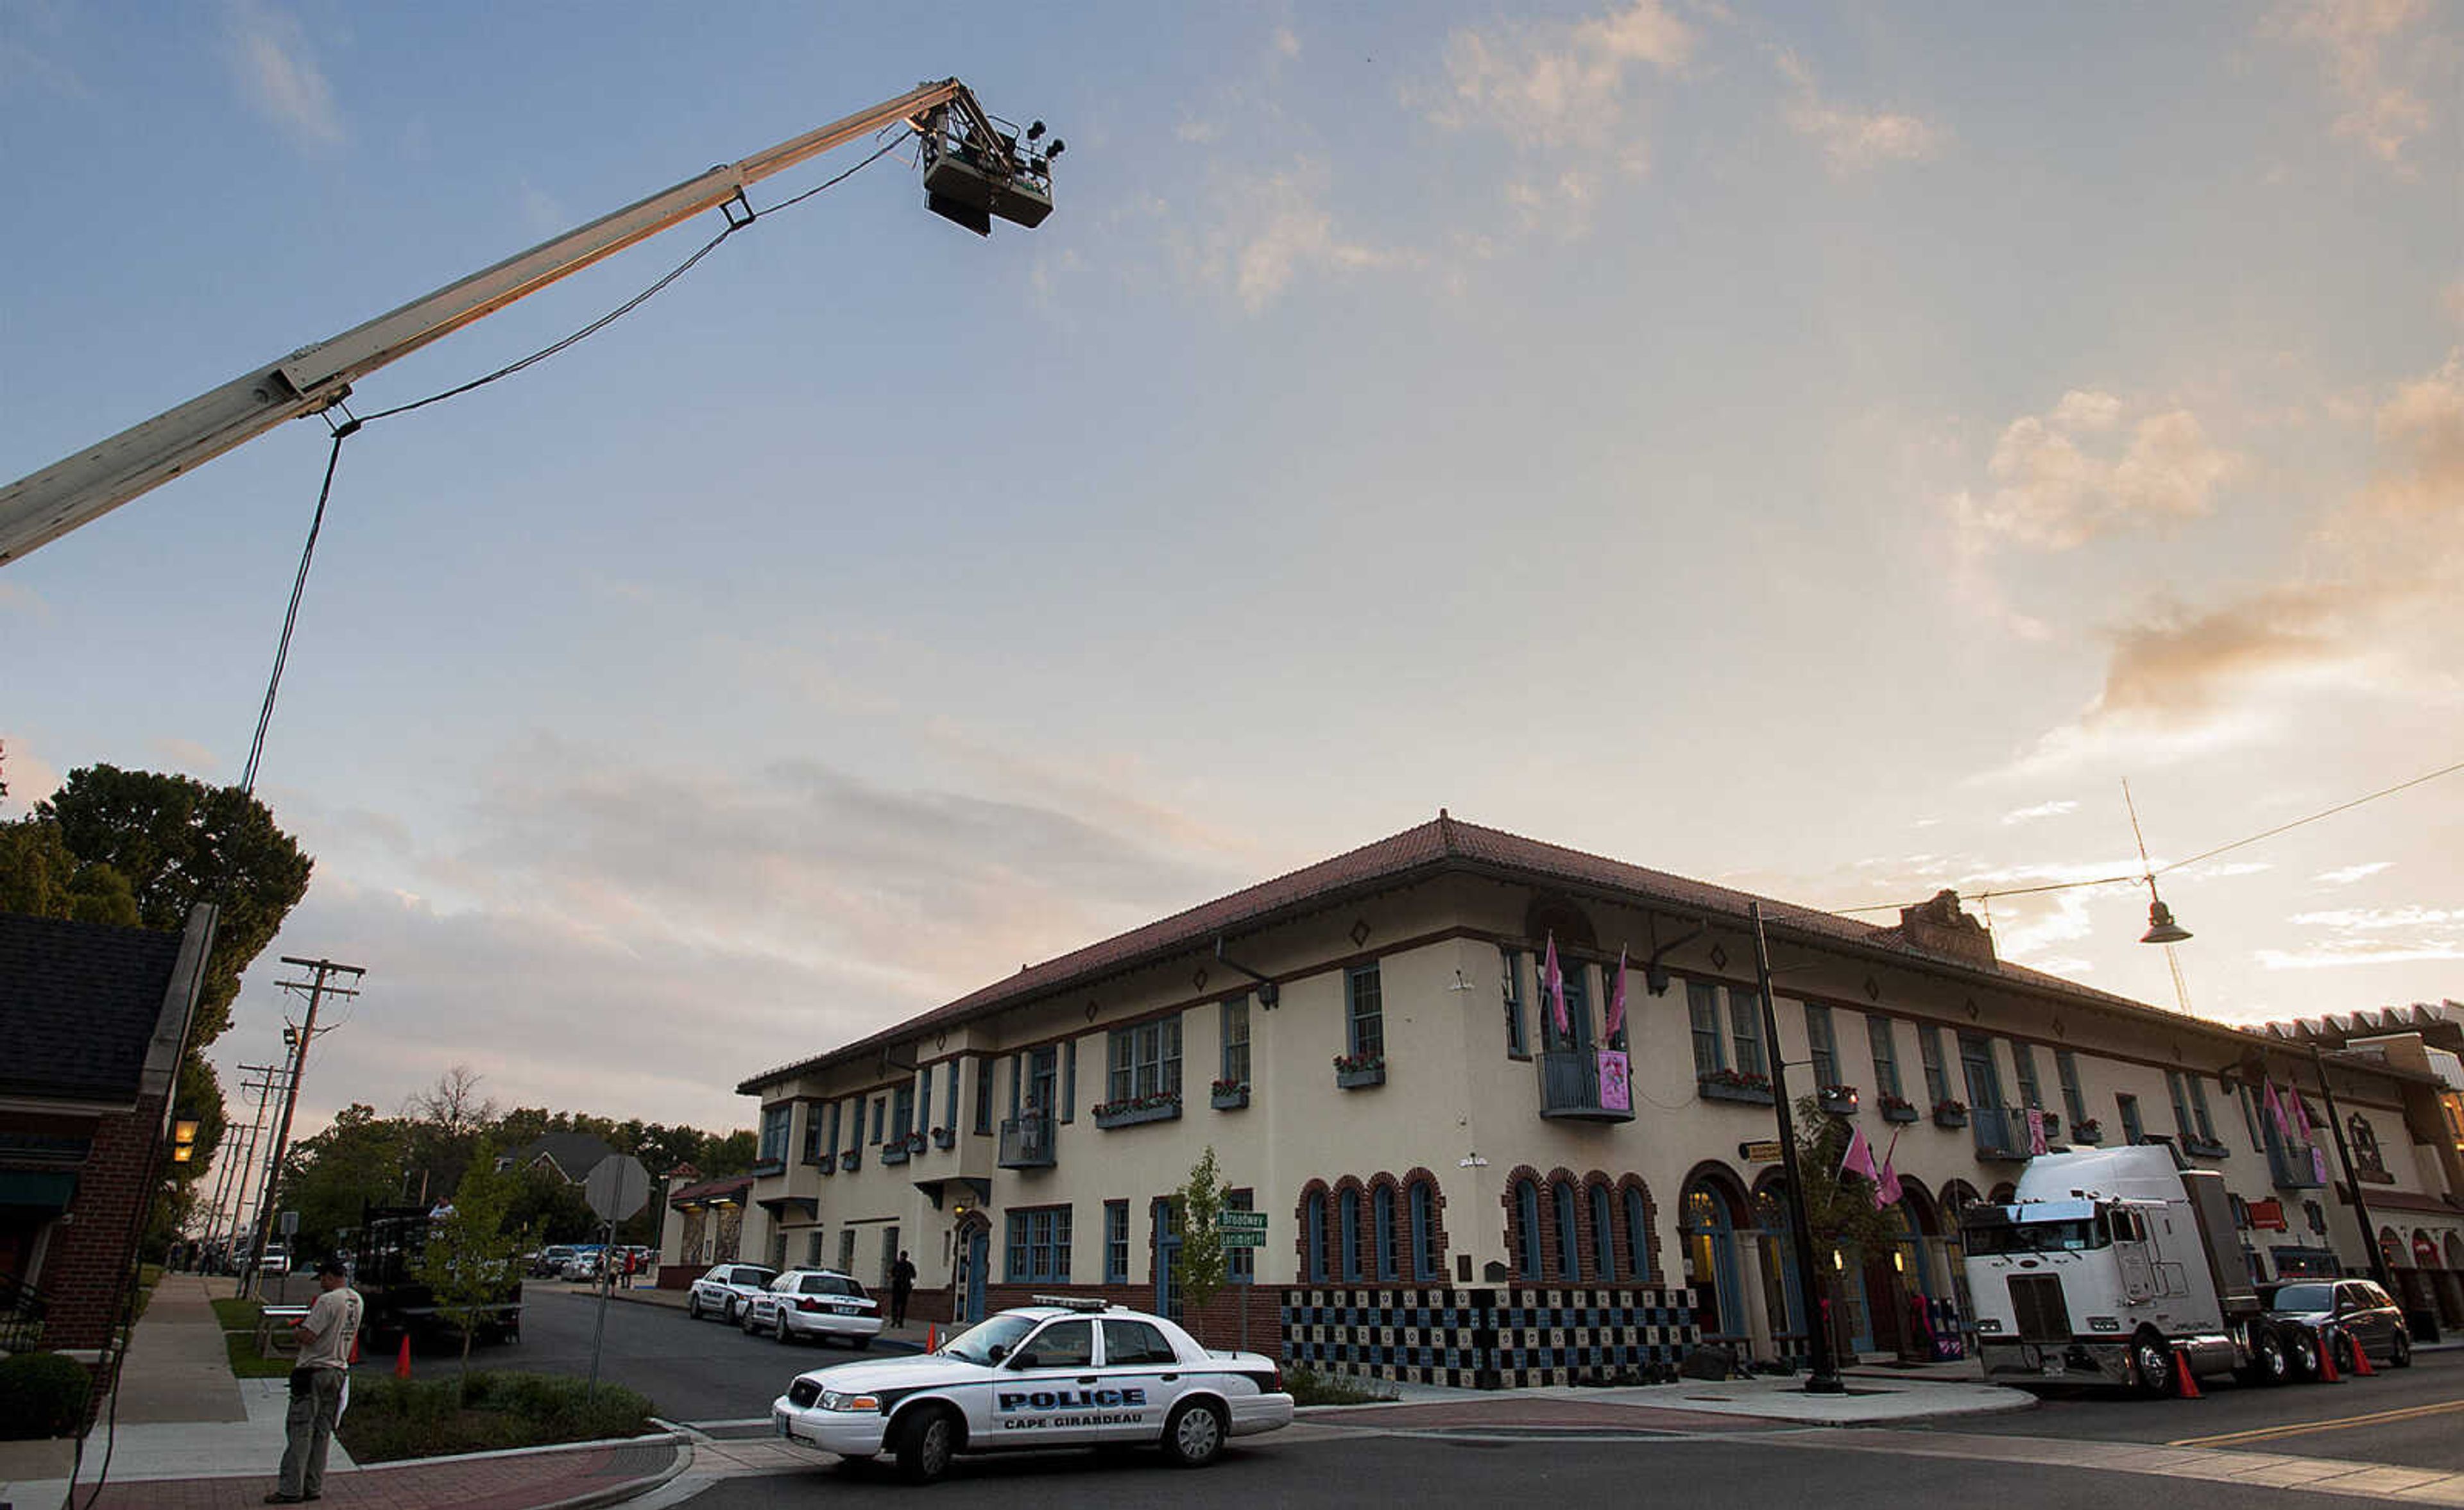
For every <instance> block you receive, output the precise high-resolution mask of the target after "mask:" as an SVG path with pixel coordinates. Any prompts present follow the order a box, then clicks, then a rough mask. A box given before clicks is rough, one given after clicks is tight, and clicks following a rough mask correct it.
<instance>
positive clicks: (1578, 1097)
mask: <svg viewBox="0 0 2464 1510" xmlns="http://www.w3.org/2000/svg"><path fill="white" fill-rule="evenodd" d="M1532 1060H1533V1061H1534V1062H1536V1063H1537V1064H1538V1065H1539V1066H1540V1115H1542V1116H1543V1117H1562V1118H1567V1119H1570V1120H1572V1121H1575V1122H1632V1121H1633V1120H1634V1092H1633V1091H1632V1089H1631V1088H1628V1089H1627V1090H1626V1093H1625V1097H1624V1100H1625V1103H1626V1104H1625V1105H1623V1106H1605V1105H1601V1104H1600V1061H1599V1055H1598V1054H1597V1053H1596V1052H1595V1051H1594V1050H1592V1049H1545V1050H1543V1051H1541V1052H1540V1053H1538V1054H1535V1055H1533V1056H1532Z"/></svg>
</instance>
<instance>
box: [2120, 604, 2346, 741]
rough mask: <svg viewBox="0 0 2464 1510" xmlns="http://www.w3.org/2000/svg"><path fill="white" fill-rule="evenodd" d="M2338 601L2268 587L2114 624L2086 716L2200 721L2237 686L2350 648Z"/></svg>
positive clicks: (2334, 657) (2332, 658) (2330, 659)
mask: <svg viewBox="0 0 2464 1510" xmlns="http://www.w3.org/2000/svg"><path fill="white" fill-rule="evenodd" d="M2338 601H2339V595H2337V594H2336V593H2334V592H2332V591H2330V590H2327V589H2323V588H2316V587H2306V586H2286V587H2275V588H2269V589H2266V590H2264V591H2261V592H2257V593H2254V594H2252V595H2251V596H2249V597H2246V598H2243V599H2240V600H2238V601H2236V602H2230V603H2227V604H2225V605H2224V606H2222V607H2220V608H2215V609H2211V610H2210V611H2208V612H2206V613H2198V614H2191V613H2184V612H2180V611H2178V610H2166V611H2160V612H2158V613H2157V614H2156V615H2154V616H2152V617H2150V618H2148V619H2145V620H2143V621H2141V622H2139V623H2137V624H2128V625H2125V626H2123V627H2122V628H2120V629H2117V630H2115V631H2114V632H2113V634H2112V639H2113V643H2114V648H2113V657H2112V660H2111V661H2110V662H2109V663H2108V664H2107V666H2106V668H2105V676H2104V690H2103V692H2102V694H2101V696H2099V697H2098V699H2097V702H2096V705H2095V707H2094V708H2093V709H2091V710H2090V711H2089V717H2090V718H2091V720H2094V719H2101V718H2110V717H2115V716H2131V717H2137V718H2144V719H2146V720H2149V721H2151V722H2155V723H2177V724H2178V723H2193V722H2199V721H2202V720H2204V719H2205V718H2206V717H2207V715H2208V714H2210V713H2211V712H2212V711H2214V710H2215V709H2216V708H2217V706H2218V705H2219V704H2220V703H2221V702H2222V701H2224V699H2225V698H2226V696H2227V694H2228V693H2229V692H2231V691H2232V690H2233V689H2235V688H2236V687H2238V686H2240V685H2244V684H2248V683H2251V682H2254V681H2256V680H2258V679H2259V678H2261V677H2263V676H2264V675H2266V674H2267V673H2269V672H2273V671H2281V670H2288V669H2299V668H2306V667H2317V666H2322V665H2327V664H2332V663H2334V662H2337V661H2341V660H2343V659H2345V658H2346V657H2347V656H2348V655H2349V654H2350V653H2351V652H2350V650H2349V648H2348V647H2347V646H2346V644H2345V641H2344V639H2343V634H2342V632H2341V630H2340V627H2339V621H2338V616H2337V612H2336V610H2337V604H2338Z"/></svg>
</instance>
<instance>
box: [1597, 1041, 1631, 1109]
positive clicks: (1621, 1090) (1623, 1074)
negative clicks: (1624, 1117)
mask: <svg viewBox="0 0 2464 1510" xmlns="http://www.w3.org/2000/svg"><path fill="white" fill-rule="evenodd" d="M1599 1056H1600V1109H1601V1110H1602V1111H1632V1110H1633V1109H1634V1080H1633V1074H1632V1070H1631V1066H1630V1065H1629V1063H1628V1061H1627V1060H1626V1057H1625V1050H1623V1049H1601V1050H1600V1051H1599Z"/></svg>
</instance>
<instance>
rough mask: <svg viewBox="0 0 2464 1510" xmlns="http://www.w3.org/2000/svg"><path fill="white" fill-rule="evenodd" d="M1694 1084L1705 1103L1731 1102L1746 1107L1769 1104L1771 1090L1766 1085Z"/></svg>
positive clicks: (1710, 1081) (1724, 1082)
mask: <svg viewBox="0 0 2464 1510" xmlns="http://www.w3.org/2000/svg"><path fill="white" fill-rule="evenodd" d="M1695 1086H1696V1088H1697V1089H1698V1090H1699V1091H1700V1092H1701V1093H1702V1097H1703V1099H1704V1100H1705V1101H1733V1102H1736V1103H1738V1104H1739V1105H1747V1106H1768V1105H1771V1086H1769V1085H1767V1084H1765V1085H1741V1084H1738V1083H1735V1082H1733V1081H1726V1080H1698V1081H1696V1082H1695Z"/></svg>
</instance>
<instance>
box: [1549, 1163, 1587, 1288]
mask: <svg viewBox="0 0 2464 1510" xmlns="http://www.w3.org/2000/svg"><path fill="white" fill-rule="evenodd" d="M1553 1193H1554V1194H1555V1196H1556V1201H1555V1204H1556V1207H1557V1278H1559V1279H1561V1280H1568V1281H1572V1280H1579V1279H1581V1278H1582V1277H1583V1254H1582V1233H1581V1231H1580V1230H1579V1229H1578V1228H1577V1226H1576V1217H1575V1215H1574V1187H1573V1186H1572V1185H1570V1184H1568V1183H1567V1182H1566V1181H1564V1180H1559V1181H1557V1182H1556V1185H1555V1187H1554V1189H1553Z"/></svg>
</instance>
